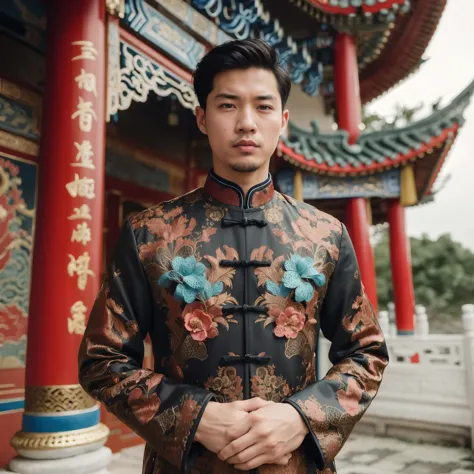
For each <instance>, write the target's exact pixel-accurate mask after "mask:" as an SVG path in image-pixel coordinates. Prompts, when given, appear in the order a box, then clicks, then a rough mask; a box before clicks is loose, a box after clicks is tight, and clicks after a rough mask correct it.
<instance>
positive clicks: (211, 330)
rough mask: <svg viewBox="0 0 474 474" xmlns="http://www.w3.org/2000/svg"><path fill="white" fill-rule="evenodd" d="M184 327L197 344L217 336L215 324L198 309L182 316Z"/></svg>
mask: <svg viewBox="0 0 474 474" xmlns="http://www.w3.org/2000/svg"><path fill="white" fill-rule="evenodd" d="M184 327H185V328H186V329H187V330H188V331H189V332H190V333H191V337H192V338H193V339H194V340H195V341H199V342H202V341H205V340H206V339H208V338H209V339H212V338H213V337H216V336H217V334H218V331H217V324H216V323H214V322H213V321H212V318H211V316H209V315H208V314H206V313H205V312H204V311H201V310H200V309H196V310H194V311H193V312H192V313H188V314H186V315H185V316H184Z"/></svg>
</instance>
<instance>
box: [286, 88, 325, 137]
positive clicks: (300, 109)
mask: <svg viewBox="0 0 474 474" xmlns="http://www.w3.org/2000/svg"><path fill="white" fill-rule="evenodd" d="M287 108H288V110H289V111H290V120H291V121H292V122H293V123H294V124H295V125H297V126H298V127H300V128H303V129H306V130H310V129H311V121H312V120H316V122H317V123H318V126H319V131H320V132H321V133H330V132H331V131H332V124H333V122H334V118H333V117H332V115H326V114H325V111H324V99H323V97H322V96H316V97H311V96H309V95H308V94H306V93H305V92H303V90H302V89H301V87H299V86H297V85H295V84H293V85H292V87H291V93H290V97H289V98H288V103H287Z"/></svg>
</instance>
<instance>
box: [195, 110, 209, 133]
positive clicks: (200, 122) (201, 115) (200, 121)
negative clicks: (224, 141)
mask: <svg viewBox="0 0 474 474" xmlns="http://www.w3.org/2000/svg"><path fill="white" fill-rule="evenodd" d="M196 123H197V126H198V128H199V130H201V132H202V133H204V135H207V127H206V111H205V110H204V109H203V108H202V107H201V106H199V105H198V106H197V107H196Z"/></svg>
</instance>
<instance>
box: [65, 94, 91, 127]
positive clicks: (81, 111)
mask: <svg viewBox="0 0 474 474" xmlns="http://www.w3.org/2000/svg"><path fill="white" fill-rule="evenodd" d="M76 117H79V128H80V129H81V130H82V131H83V132H90V131H91V130H92V120H95V121H97V114H96V113H95V112H94V110H93V108H92V102H85V101H84V99H83V98H82V97H79V103H78V104H77V110H76V111H75V112H74V113H73V114H72V115H71V118H72V119H75V118H76Z"/></svg>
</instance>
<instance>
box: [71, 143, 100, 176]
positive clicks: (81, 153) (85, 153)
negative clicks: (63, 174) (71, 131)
mask: <svg viewBox="0 0 474 474" xmlns="http://www.w3.org/2000/svg"><path fill="white" fill-rule="evenodd" d="M74 146H75V147H76V148H77V155H76V161H78V162H79V163H71V166H78V167H80V168H88V169H90V170H95V166H94V163H93V162H92V159H91V158H92V157H93V156H94V152H93V151H92V145H91V142H90V141H89V140H82V143H77V142H74Z"/></svg>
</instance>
